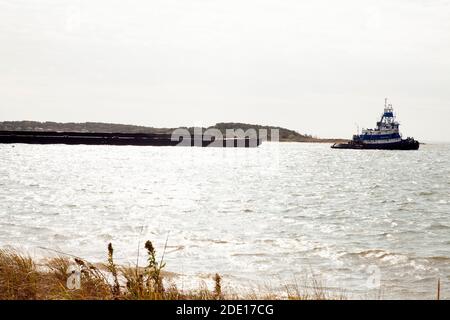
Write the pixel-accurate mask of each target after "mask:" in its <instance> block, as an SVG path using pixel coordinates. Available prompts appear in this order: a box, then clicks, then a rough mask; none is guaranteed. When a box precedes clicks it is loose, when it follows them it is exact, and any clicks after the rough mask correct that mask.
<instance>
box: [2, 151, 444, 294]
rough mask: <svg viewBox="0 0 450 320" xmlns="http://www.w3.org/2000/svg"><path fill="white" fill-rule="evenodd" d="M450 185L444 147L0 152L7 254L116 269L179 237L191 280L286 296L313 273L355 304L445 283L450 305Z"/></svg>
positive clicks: (184, 276)
mask: <svg viewBox="0 0 450 320" xmlns="http://www.w3.org/2000/svg"><path fill="white" fill-rule="evenodd" d="M449 190H450V146H449V145H445V144H430V145H423V146H422V147H421V149H420V150H419V151H406V152H405V151H360V150H359V151H358V150H332V149H330V148H329V145H327V144H300V143H281V144H275V143H265V144H263V145H262V146H261V147H260V148H258V149H213V148H183V147H179V148H176V147H114V146H101V147H98V146H62V145H55V146H37V145H15V146H11V145H0V227H1V233H0V246H7V245H13V246H15V247H18V248H21V249H23V250H27V251H28V252H30V253H31V254H36V255H46V254H49V252H46V251H45V250H42V249H39V247H45V248H51V249H56V250H61V251H63V252H67V253H70V254H75V255H78V256H81V257H83V258H86V259H89V260H92V261H104V260H105V258H106V246H107V244H108V243H109V242H113V244H114V247H115V249H116V250H115V252H116V255H117V260H118V261H119V262H120V263H135V261H136V257H137V247H138V244H139V243H140V244H141V246H142V242H143V241H145V240H146V239H150V240H152V241H153V242H154V244H155V246H156V248H157V250H158V251H159V253H161V252H162V250H163V247H164V243H165V241H166V239H168V248H167V253H166V255H165V259H166V261H167V269H168V270H169V271H172V272H174V273H176V274H179V275H180V278H179V279H178V280H177V281H178V283H180V282H181V285H183V286H189V285H191V284H192V279H207V278H208V277H209V276H211V275H212V274H214V273H215V272H218V273H220V274H222V275H223V276H224V279H225V282H226V284H228V285H230V286H235V287H237V288H239V287H246V288H250V287H270V288H272V289H274V290H276V289H278V288H280V289H281V288H282V286H283V285H285V284H293V283H295V282H296V281H297V282H298V283H302V281H303V279H304V278H305V277H306V276H308V277H311V276H314V277H316V278H319V279H320V281H321V282H322V283H323V284H324V285H325V286H326V287H329V288H330V290H335V289H336V290H337V289H339V288H342V289H345V291H346V292H347V295H349V296H350V297H370V298H376V297H379V296H380V295H381V297H383V298H430V299H431V298H434V297H435V293H436V283H437V279H438V278H440V279H441V282H442V290H443V292H442V294H441V295H442V296H443V297H444V298H449V297H450V281H449V279H450V192H449ZM141 254H142V250H141ZM144 259H145V258H144V257H141V263H142V264H143V263H145V261H144ZM180 279H181V280H180ZM378 280H379V284H380V287H377V283H378ZM208 281H209V280H208Z"/></svg>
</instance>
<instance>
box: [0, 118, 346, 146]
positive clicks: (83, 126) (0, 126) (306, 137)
mask: <svg viewBox="0 0 450 320" xmlns="http://www.w3.org/2000/svg"><path fill="white" fill-rule="evenodd" d="M183 128H185V129H188V130H189V131H190V132H192V133H193V132H194V128H193V127H183ZM175 129H177V128H154V127H145V126H136V125H126V124H114V123H101V122H84V123H73V122H69V123H59V122H38V121H4V122H0V131H63V132H104V133H146V134H171V133H172V132H173V131H174V130H175ZM203 129H218V130H220V131H221V132H222V133H223V134H225V133H226V130H227V129H233V130H237V129H242V130H244V131H247V130H248V129H255V130H257V131H258V132H259V130H260V129H266V130H267V132H268V133H269V135H270V132H271V130H273V129H278V130H279V141H280V142H309V143H336V142H345V141H347V140H345V139H338V138H330V139H324V138H318V137H316V136H313V135H310V134H301V133H298V132H297V131H294V130H290V129H286V128H282V127H276V126H264V125H256V124H248V123H239V122H236V123H235V122H221V123H216V124H215V125H213V126H210V127H207V128H203Z"/></svg>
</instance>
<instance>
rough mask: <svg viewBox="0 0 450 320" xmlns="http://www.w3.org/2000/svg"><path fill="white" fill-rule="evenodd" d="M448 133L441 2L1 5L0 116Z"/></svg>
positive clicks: (21, 1) (157, 0) (94, 0)
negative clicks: (392, 121)
mask: <svg viewBox="0 0 450 320" xmlns="http://www.w3.org/2000/svg"><path fill="white" fill-rule="evenodd" d="M385 97H389V98H390V100H391V102H392V104H393V105H394V108H395V110H396V111H397V113H398V116H399V119H398V120H399V121H400V123H401V124H402V126H401V130H402V132H403V134H404V135H405V136H414V137H415V138H416V139H419V140H425V141H449V140H450V125H449V120H450V1H438V0H426V1H425V0H424V1H419V0H395V1H392V0H385V1H383V0H381V1H380V0H376V1H367V0H364V1H361V0H341V1H335V0H330V1H324V0H319V1H318V0H313V1H300V0H292V1H291V0H283V1H280V0H226V1H225V0H221V1H219V0H178V1H174V0H151V1H148V0H127V1H123V0H39V1H37V0H0V121H2V120H25V119H26V120H38V121H45V120H49V121H75V122H85V121H101V122H116V123H128V124H140V125H148V126H165V127H175V126H181V125H186V126H190V125H212V124H214V123H216V122H225V121H233V122H247V123H255V124H270V125H279V126H284V127H288V128H291V129H295V130H297V131H299V132H301V133H311V134H314V135H318V136H320V137H342V138H349V137H350V136H351V135H352V134H353V133H354V131H356V124H359V126H360V127H373V126H374V125H375V122H376V121H377V119H378V116H379V115H380V113H381V112H382V109H383V104H384V98H385Z"/></svg>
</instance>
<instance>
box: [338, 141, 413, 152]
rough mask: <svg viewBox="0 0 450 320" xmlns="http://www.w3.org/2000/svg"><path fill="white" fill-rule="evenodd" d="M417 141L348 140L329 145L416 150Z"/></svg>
mask: <svg viewBox="0 0 450 320" xmlns="http://www.w3.org/2000/svg"><path fill="white" fill-rule="evenodd" d="M419 146H420V143H419V141H416V140H412V139H409V140H401V141H399V142H392V143H370V144H369V143H363V142H355V141H350V142H348V143H335V144H334V145H332V146H331V148H333V149H358V150H418V149H419Z"/></svg>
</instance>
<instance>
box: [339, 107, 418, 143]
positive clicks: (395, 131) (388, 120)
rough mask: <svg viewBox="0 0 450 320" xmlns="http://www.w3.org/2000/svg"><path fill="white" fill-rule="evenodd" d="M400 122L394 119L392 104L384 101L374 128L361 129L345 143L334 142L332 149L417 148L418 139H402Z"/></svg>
mask: <svg viewBox="0 0 450 320" xmlns="http://www.w3.org/2000/svg"><path fill="white" fill-rule="evenodd" d="M399 126H400V124H399V123H398V122H397V121H396V120H395V115H394V109H393V108H392V104H388V102H387V98H386V99H385V102H384V112H383V114H382V116H381V120H380V121H378V122H377V127H376V128H375V129H363V130H362V132H361V134H360V133H359V132H358V134H356V135H354V136H353V139H352V140H351V141H349V142H347V143H335V144H333V145H332V146H331V148H333V149H379V150H418V149H419V145H420V143H419V141H417V140H414V138H410V137H408V138H407V139H402V135H401V134H400V132H399Z"/></svg>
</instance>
